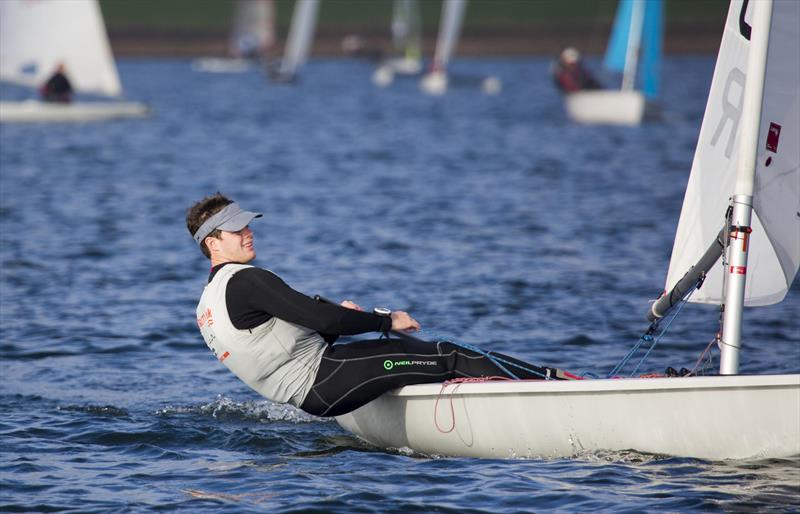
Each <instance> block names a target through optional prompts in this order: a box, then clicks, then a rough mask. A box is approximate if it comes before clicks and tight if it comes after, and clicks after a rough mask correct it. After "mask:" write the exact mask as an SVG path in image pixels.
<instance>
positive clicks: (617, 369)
mask: <svg viewBox="0 0 800 514" xmlns="http://www.w3.org/2000/svg"><path fill="white" fill-rule="evenodd" d="M697 285H698V284H695V285H694V286H693V287H692V288H691V289H690V290H689V291H688V292H687V293H686V295H685V296H684V297H683V298H682V299H681V301H680V302H679V303H678V305H677V309H675V311H673V314H671V315H670V317H669V318H668V320H667V324H666V325H665V326H664V328H663V329H662V330H661V333H660V334H658V336H656V337H653V333H654V332H655V331H656V330H657V329H658V327H659V325H660V324H661V321H663V320H656V321H654V322H653V323H651V324H650V327H648V329H647V331H645V333H644V334H643V335H642V337H640V338H639V340H638V341H637V342H636V343H635V344H634V345H633V348H631V349H630V350H629V351H628V353H627V354H625V356H624V357H623V358H622V360H621V361H619V363H617V365H616V366H614V369H612V370H611V372H609V374H608V376H607V378H614V377H617V376H618V375H619V374H620V373H621V372H622V370H623V369H624V368H625V366H626V365H627V364H628V362H629V361H630V360H631V358H633V356H634V355H635V354H636V352H638V351H639V349H640V348H641V347H642V345H643V344H644V343H650V347H649V348H648V349H647V351H646V352H645V354H644V356H643V357H642V358H641V359H640V360H639V362H638V363H637V364H636V367H635V368H634V369H633V372H631V374H630V376H631V377H633V376H635V375H636V372H637V371H639V368H640V367H641V366H642V364H643V363H644V361H645V360H646V359H647V357H648V356H650V353H651V352H652V351H653V348H655V347H656V345H657V344H658V342H659V341H660V340H661V338H662V337H664V335H665V334H666V333H667V330H668V329H669V327H670V325H671V324H672V322H673V321H675V319H676V318H677V317H678V314H680V312H681V310H683V307H684V305H686V302H688V301H689V298H690V297H691V296H692V293H694V292H695V290H696V289H697Z"/></svg>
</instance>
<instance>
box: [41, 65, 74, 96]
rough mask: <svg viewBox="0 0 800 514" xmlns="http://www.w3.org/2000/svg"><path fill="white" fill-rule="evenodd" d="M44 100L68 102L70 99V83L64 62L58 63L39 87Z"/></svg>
mask: <svg viewBox="0 0 800 514" xmlns="http://www.w3.org/2000/svg"><path fill="white" fill-rule="evenodd" d="M39 95H40V96H41V97H42V100H44V101H45V102H57V103H69V102H70V101H72V84H71V83H70V81H69V79H68V78H67V75H66V68H65V66H64V63H59V64H58V66H57V67H56V71H55V72H54V73H53V74H52V75H51V76H50V78H49V79H47V82H45V83H44V85H43V86H42V87H41V88H40V89H39Z"/></svg>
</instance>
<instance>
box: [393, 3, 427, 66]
mask: <svg viewBox="0 0 800 514" xmlns="http://www.w3.org/2000/svg"><path fill="white" fill-rule="evenodd" d="M421 25H422V24H421V21H420V15H419V4H418V3H417V0H395V1H394V12H393V14H392V42H393V45H394V49H395V53H396V54H397V56H398V57H401V58H403V59H409V60H414V61H418V60H419V59H420V58H421V55H422V43H421V38H422V28H421Z"/></svg>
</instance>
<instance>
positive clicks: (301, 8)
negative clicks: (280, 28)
mask: <svg viewBox="0 0 800 514" xmlns="http://www.w3.org/2000/svg"><path fill="white" fill-rule="evenodd" d="M318 9H319V0H297V2H296V3H295V5H294V13H293V14H292V24H291V26H290V27H289V37H288V40H287V42H286V49H285V51H284V57H283V60H282V61H281V66H280V70H279V74H280V75H281V76H284V77H291V76H293V75H294V74H295V73H296V72H297V69H298V68H300V67H301V66H302V65H303V64H304V63H305V62H306V59H307V58H308V53H309V51H310V50H311V42H312V40H313V38H314V28H315V26H316V24H317V11H318Z"/></svg>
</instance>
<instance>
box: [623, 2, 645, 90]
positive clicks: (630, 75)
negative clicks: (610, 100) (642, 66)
mask: <svg viewBox="0 0 800 514" xmlns="http://www.w3.org/2000/svg"><path fill="white" fill-rule="evenodd" d="M643 23H644V1H643V0H633V13H632V14H631V29H630V32H628V49H627V52H626V53H625V71H624V73H623V75H622V89H624V90H631V89H633V88H634V85H635V84H636V66H637V64H638V61H639V46H640V44H641V40H642V24H643Z"/></svg>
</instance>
